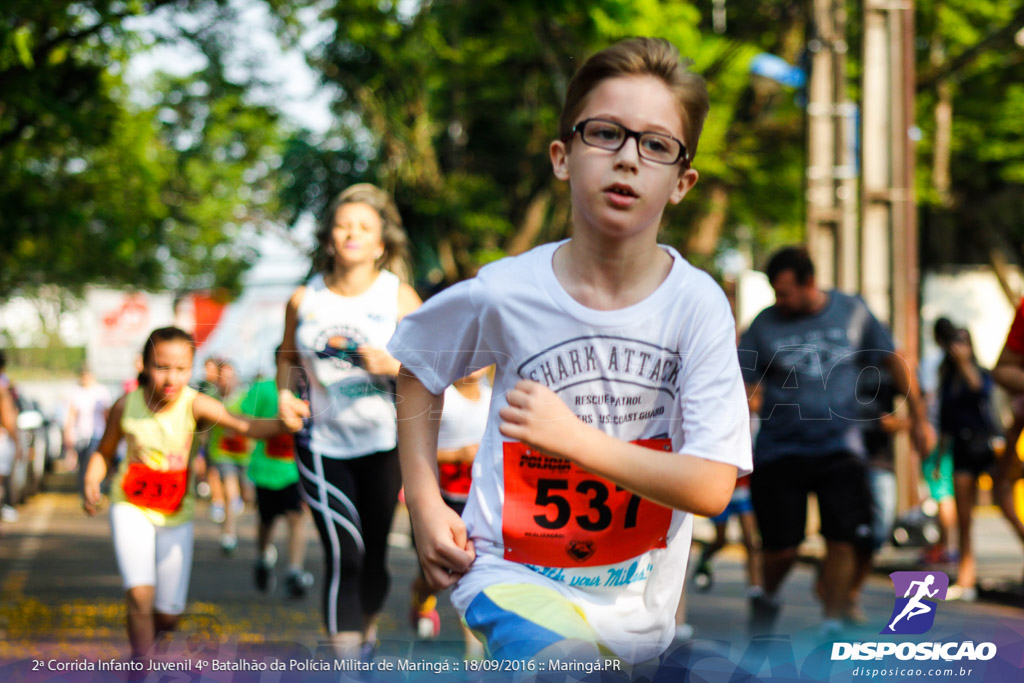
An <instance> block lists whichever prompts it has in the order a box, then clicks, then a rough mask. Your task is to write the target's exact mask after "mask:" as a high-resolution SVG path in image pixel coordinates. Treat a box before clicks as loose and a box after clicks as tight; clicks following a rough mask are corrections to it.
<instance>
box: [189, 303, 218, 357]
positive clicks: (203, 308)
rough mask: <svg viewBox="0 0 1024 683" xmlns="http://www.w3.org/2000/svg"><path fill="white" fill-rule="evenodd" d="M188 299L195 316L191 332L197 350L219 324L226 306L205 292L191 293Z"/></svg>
mask: <svg viewBox="0 0 1024 683" xmlns="http://www.w3.org/2000/svg"><path fill="white" fill-rule="evenodd" d="M189 298H191V299H192V310H193V311H194V315H195V328H194V329H193V331H192V336H193V337H195V340H196V348H199V347H201V346H202V345H203V343H204V342H205V341H206V340H207V339H208V338H209V337H210V335H211V334H213V331H214V330H215V329H217V324H218V323H219V322H220V318H221V315H223V314H224V309H225V308H227V304H226V303H225V302H224V301H223V300H221V299H218V298H217V297H214V296H211V295H209V294H208V293H205V292H193V293H192V294H190V295H189Z"/></svg>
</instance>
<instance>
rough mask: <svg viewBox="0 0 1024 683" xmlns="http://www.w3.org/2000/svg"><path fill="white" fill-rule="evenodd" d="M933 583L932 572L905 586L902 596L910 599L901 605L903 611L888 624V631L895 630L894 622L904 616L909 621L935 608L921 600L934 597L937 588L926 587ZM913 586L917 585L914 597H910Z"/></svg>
mask: <svg viewBox="0 0 1024 683" xmlns="http://www.w3.org/2000/svg"><path fill="white" fill-rule="evenodd" d="M934 583H935V575H934V574H928V575H927V576H926V577H925V578H924V580H922V581H911V582H910V585H909V586H908V587H907V592H906V593H904V594H903V597H904V598H910V601H909V602H907V604H906V605H905V606H904V607H903V611H902V612H900V613H899V616H897V617H896V618H895V619H893V620H892V623H891V624H889V630H890V631H893V632H895V631H896V622H898V621H899V620H900V619H903V618H904V617H906V618H907V621H910V619H912V618H913V617H916V616H918V615H921V614H928V613H929V612H931V611H933V610H934V609H935V608H934V607H933V606H932V605H930V604H927V603H925V602H922V600H923V599H924V598H934V597H935V595H936V594H937V593H938V592H939V589H938V588H936V589H935V590H933V591H929V590H928V588H929V587H930V586H931V585H932V584H934ZM915 586H916V587H917V593H915V594H914V597H910V594H911V592H913V591H914V587H915Z"/></svg>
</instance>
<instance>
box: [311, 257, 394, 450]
mask: <svg viewBox="0 0 1024 683" xmlns="http://www.w3.org/2000/svg"><path fill="white" fill-rule="evenodd" d="M398 288H399V280H398V277H397V276H396V275H394V274H393V273H391V272H389V271H386V270H382V271H381V272H380V275H378V276H377V279H376V280H375V281H374V283H373V285H371V286H370V288H369V289H368V290H366V291H365V292H363V293H362V294H360V295H358V296H341V295H340V294H335V293H334V292H332V291H331V290H329V289H328V288H327V285H325V284H324V278H323V276H322V275H316V276H315V277H313V278H312V279H311V280H310V281H309V283H308V284H307V285H306V292H305V296H303V298H302V302H301V303H300V304H299V310H298V321H297V326H296V329H295V341H296V346H297V347H298V351H299V356H300V358H301V359H302V364H303V367H304V368H305V369H306V374H307V375H308V376H309V392H310V396H309V409H310V412H311V414H312V425H313V426H312V430H311V434H310V449H311V450H312V451H313V452H314V453H320V454H321V455H323V456H325V457H329V458H356V457H360V456H363V455H369V454H371V453H377V452H379V451H389V450H391V449H393V448H394V447H395V445H396V443H397V426H396V422H395V402H394V400H393V398H392V393H393V392H392V388H391V386H390V384H391V380H390V378H385V377H380V376H377V375H371V374H370V373H368V372H367V371H366V370H364V369H363V368H362V367H361V366H360V365H359V363H358V361H357V360H356V359H355V358H354V357H353V356H352V351H353V350H354V349H355V347H356V346H361V345H364V344H366V345H369V346H374V347H377V348H384V346H385V345H386V344H387V343H388V340H389V339H391V335H392V334H393V333H394V331H395V325H396V323H397V321H398Z"/></svg>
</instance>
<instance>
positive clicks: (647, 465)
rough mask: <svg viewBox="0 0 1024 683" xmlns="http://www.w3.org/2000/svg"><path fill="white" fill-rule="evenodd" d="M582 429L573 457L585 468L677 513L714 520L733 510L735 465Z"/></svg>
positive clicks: (570, 457) (596, 430)
mask: <svg viewBox="0 0 1024 683" xmlns="http://www.w3.org/2000/svg"><path fill="white" fill-rule="evenodd" d="M581 426H582V427H583V429H581V430H580V435H579V437H580V438H574V439H572V440H571V441H570V443H571V444H572V445H571V446H570V447H569V453H568V457H569V459H571V460H573V461H574V462H576V464H578V465H580V466H581V467H584V468H586V469H588V470H590V471H591V472H594V473H595V474H598V475H600V476H602V477H605V478H606V479H608V480H610V481H612V482H613V483H615V484H618V485H619V486H622V487H624V488H626V489H629V490H630V491H633V492H634V493H636V494H639V495H641V496H643V497H644V498H647V499H648V500H651V501H653V502H655V503H659V504H661V505H664V506H666V507H671V508H674V509H677V510H685V511H687V512H693V513H696V514H699V515H702V516H705V517H713V516H714V515H717V514H719V513H721V512H722V510H724V509H725V507H726V505H728V503H729V498H730V497H731V496H732V490H733V487H734V486H735V484H736V473H737V469H736V467H735V466H734V465H729V464H726V463H722V462H715V461H713V460H707V459H705V458H700V457H696V456H692V455H686V454H684V453H675V452H671V451H659V450H654V449H651V448H646V447H644V446H639V445H637V444H633V443H628V442H626V441H622V440H621V439H617V438H615V437H613V436H611V435H609V434H605V433H604V432H602V431H600V430H598V429H595V428H593V427H589V426H586V425H581Z"/></svg>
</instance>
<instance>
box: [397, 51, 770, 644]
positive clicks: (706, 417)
mask: <svg viewBox="0 0 1024 683" xmlns="http://www.w3.org/2000/svg"><path fill="white" fill-rule="evenodd" d="M707 109H708V96H707V90H706V87H705V85H704V83H703V81H702V80H701V79H700V78H699V77H698V76H696V75H694V74H692V73H689V72H688V71H687V70H686V69H685V68H684V67H683V65H682V64H681V63H680V59H679V53H678V52H677V51H676V49H675V48H674V47H673V46H672V45H671V44H669V43H668V42H667V41H664V40H660V39H649V38H637V39H632V40H627V41H623V42H621V43H618V44H616V45H614V46H612V47H610V48H608V49H606V50H604V51H602V52H599V53H598V54H596V55H594V56H593V57H591V58H590V59H589V60H588V61H587V62H586V64H584V66H583V67H582V68H581V69H580V71H579V72H577V74H576V75H575V76H574V77H573V79H572V81H571V82H570V84H569V88H568V92H567V95H566V102H565V106H564V108H563V111H562V117H561V121H560V130H559V139H558V140H556V141H554V142H552V143H551V146H550V157H551V162H552V167H553V169H554V173H555V177H557V178H558V179H559V180H564V181H568V182H569V189H570V192H571V197H572V203H573V237H572V238H571V239H569V240H566V241H563V242H560V243H555V244H547V245H543V246H540V247H538V248H536V249H533V250H532V251H530V252H528V253H526V254H523V255H522V256H518V257H514V258H508V259H504V260H502V261H499V262H497V263H494V264H491V265H488V266H486V267H484V268H483V269H481V271H480V273H479V275H478V276H477V277H476V278H474V279H472V280H468V281H466V282H462V283H459V284H457V285H455V286H453V287H451V288H449V289H447V290H445V291H444V292H442V293H441V294H439V295H437V296H435V297H434V298H433V299H431V300H430V301H429V302H428V303H427V304H426V305H424V306H423V307H422V308H421V309H419V311H417V312H414V313H411V314H410V315H408V316H407V317H406V318H405V320H404V321H403V322H402V323H401V325H400V326H399V328H398V331H397V332H396V334H395V336H394V338H393V339H392V341H391V343H390V344H389V345H388V348H389V350H390V351H391V353H392V354H393V355H394V356H395V357H397V358H398V359H399V360H400V361H402V364H403V370H402V372H401V374H400V376H399V380H398V396H399V402H398V417H399V420H398V425H399V448H400V458H401V462H402V475H403V480H404V484H405V492H406V500H407V503H408V507H409V510H410V515H411V518H412V523H413V529H414V533H415V536H416V541H417V548H418V552H419V556H420V561H421V563H422V565H423V570H424V574H425V576H426V578H427V580H428V581H429V582H430V583H431V584H432V585H433V586H435V587H446V586H450V585H453V584H454V585H455V588H454V591H453V593H452V601H453V602H454V603H455V606H456V608H457V609H458V610H459V611H460V612H461V613H462V614H463V616H464V619H465V621H466V623H467V624H468V625H469V627H470V628H471V629H473V630H474V632H476V633H477V634H479V635H480V637H481V638H482V639H483V640H484V642H485V643H486V645H487V649H488V652H489V654H490V655H491V656H492V657H498V658H522V657H529V656H538V657H540V658H543V657H544V656H545V655H546V654H552V655H554V654H555V653H558V652H561V651H562V647H563V646H573V645H576V644H584V646H585V647H586V649H587V650H588V651H590V652H593V653H595V654H596V653H597V651H598V650H600V651H603V652H612V653H614V654H615V655H617V656H619V657H621V658H622V659H624V660H626V661H630V662H639V661H644V660H648V659H651V658H653V657H656V656H658V655H659V654H660V653H661V652H662V651H664V649H665V648H666V647H667V646H668V645H669V643H670V642H671V640H672V636H673V633H674V614H675V608H676V604H677V602H678V600H679V595H680V592H681V590H682V583H683V577H684V576H685V571H684V570H685V565H686V558H687V552H688V549H689V546H690V538H691V530H692V515H691V513H696V514H701V515H706V516H710V515H715V514H718V513H719V512H721V511H722V509H724V508H725V506H726V504H727V503H728V502H729V497H730V495H731V493H732V488H733V484H734V483H735V481H736V477H737V473H738V472H739V473H745V472H747V471H749V470H750V433H749V426H748V413H747V407H746V396H745V394H744V389H743V382H742V379H741V376H740V370H739V364H738V361H737V356H736V350H735V348H736V347H735V339H736V335H735V330H734V322H733V318H732V315H731V312H730V310H729V305H728V303H727V301H726V298H725V296H724V295H723V293H722V291H721V290H720V289H719V288H718V287H717V286H716V285H715V283H714V282H713V281H712V279H711V278H710V277H708V276H707V275H706V274H705V273H703V272H701V271H699V270H697V269H696V268H694V267H693V266H691V265H690V264H688V263H687V262H686V261H685V260H684V259H683V258H682V256H680V255H679V253H678V252H676V251H675V250H674V249H672V248H671V247H666V246H662V245H659V244H658V242H657V234H658V228H659V225H660V223H661V217H662V213H663V211H664V209H665V205H666V204H668V203H670V202H671V203H673V204H675V203H678V202H679V201H680V200H682V199H683V197H684V196H685V195H686V193H687V192H688V191H689V190H690V188H692V187H693V185H694V183H696V182H697V171H695V170H693V169H692V168H691V167H690V162H691V160H692V158H693V153H694V151H695V149H696V146H697V139H698V137H699V135H700V130H701V127H702V125H703V121H704V118H705V115H706V113H707ZM492 363H494V364H496V374H495V385H494V397H495V398H494V400H493V401H492V402H491V409H490V415H489V422H488V426H487V431H486V433H485V434H484V437H483V441H482V442H481V444H480V448H479V451H478V454H477V457H476V459H475V461H474V464H473V485H472V489H471V491H470V494H469V500H468V502H467V506H466V510H465V512H464V514H463V518H460V517H459V516H458V515H457V514H456V513H455V512H453V511H452V510H451V509H450V508H448V507H447V506H446V505H445V503H444V500H443V498H442V496H441V493H440V491H439V488H438V478H437V460H436V453H437V420H436V416H437V415H439V414H440V412H441V407H442V404H443V398H442V394H443V392H444V390H445V387H447V386H448V385H449V384H451V382H452V381H454V380H455V379H457V378H459V377H462V376H464V375H466V374H468V373H470V372H471V371H473V370H474V369H478V368H481V367H484V366H487V365H490V364H492ZM432 416H433V417H432ZM463 519H465V522H463Z"/></svg>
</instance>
